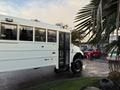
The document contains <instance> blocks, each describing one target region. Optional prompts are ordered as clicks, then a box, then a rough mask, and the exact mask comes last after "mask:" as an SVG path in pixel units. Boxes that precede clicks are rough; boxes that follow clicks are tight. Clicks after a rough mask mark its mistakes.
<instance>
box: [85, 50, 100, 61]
mask: <svg viewBox="0 0 120 90" xmlns="http://www.w3.org/2000/svg"><path fill="white" fill-rule="evenodd" d="M84 55H85V57H86V58H87V59H92V58H99V57H100V56H101V55H102V53H101V51H100V50H99V49H88V50H86V51H84Z"/></svg>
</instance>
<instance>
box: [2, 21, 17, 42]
mask: <svg viewBox="0 0 120 90" xmlns="http://www.w3.org/2000/svg"><path fill="white" fill-rule="evenodd" d="M2 24H6V25H14V26H16V32H17V33H16V35H17V36H18V24H15V23H7V22H0V34H1V30H2ZM17 36H16V40H9V39H0V41H9V42H10V41H13V42H15V41H17V40H18V38H17Z"/></svg>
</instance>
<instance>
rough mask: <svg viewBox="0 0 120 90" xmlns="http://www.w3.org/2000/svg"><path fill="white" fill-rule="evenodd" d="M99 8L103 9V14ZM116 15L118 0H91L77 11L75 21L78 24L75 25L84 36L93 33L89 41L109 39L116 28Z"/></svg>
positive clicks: (97, 41)
mask: <svg viewBox="0 0 120 90" xmlns="http://www.w3.org/2000/svg"><path fill="white" fill-rule="evenodd" d="M100 4H102V5H100ZM101 6H102V7H101ZM100 8H101V9H102V10H100ZM98 10H100V11H102V15H100V14H101V13H100V12H99V11H98ZM116 15H117V0H91V2H90V4H89V5H87V6H85V7H83V9H81V10H79V12H78V13H77V16H76V18H75V22H76V23H78V24H77V25H76V26H75V31H79V32H80V34H82V35H84V36H83V37H86V36H87V35H88V34H90V33H93V35H92V36H91V37H90V38H89V40H88V42H91V43H93V44H94V43H100V42H102V41H103V40H104V41H105V40H107V39H108V38H109V35H110V34H111V32H113V31H114V30H115V28H116V23H115V22H116ZM101 18H102V20H101ZM103 34H104V35H103Z"/></svg>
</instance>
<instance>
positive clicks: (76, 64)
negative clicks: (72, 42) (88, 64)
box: [71, 59, 83, 73]
mask: <svg viewBox="0 0 120 90" xmlns="http://www.w3.org/2000/svg"><path fill="white" fill-rule="evenodd" d="M82 67H83V63H82V61H81V60H80V59H75V60H74V61H73V62H72V63H71V70H72V72H73V73H81V71H82Z"/></svg>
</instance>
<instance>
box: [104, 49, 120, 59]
mask: <svg viewBox="0 0 120 90" xmlns="http://www.w3.org/2000/svg"><path fill="white" fill-rule="evenodd" d="M106 59H107V60H117V59H118V60H120V55H119V56H117V51H116V50H115V51H111V52H109V53H108V55H107V57H106Z"/></svg>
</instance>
